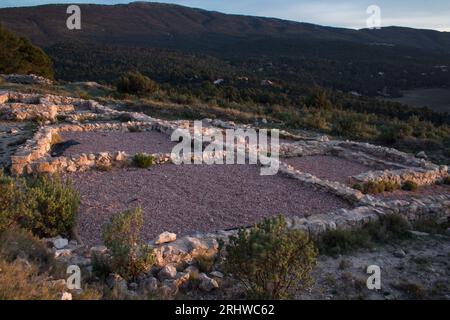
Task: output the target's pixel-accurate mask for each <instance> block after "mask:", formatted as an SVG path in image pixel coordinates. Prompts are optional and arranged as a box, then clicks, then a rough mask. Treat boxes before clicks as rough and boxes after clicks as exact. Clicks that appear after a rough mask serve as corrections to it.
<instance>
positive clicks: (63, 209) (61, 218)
mask: <svg viewBox="0 0 450 320" xmlns="http://www.w3.org/2000/svg"><path fill="white" fill-rule="evenodd" d="M27 188H28V189H27V196H28V197H29V198H30V199H32V200H33V211H32V213H31V216H29V217H28V218H27V219H25V221H24V222H23V225H24V227H25V228H26V229H28V230H31V231H32V232H33V233H34V234H35V235H37V236H39V237H55V236H57V235H61V236H66V237H70V236H72V232H73V228H74V227H75V224H76V215H77V212H78V207H79V204H80V197H79V195H78V193H77V192H76V191H75V190H74V189H73V188H72V185H71V183H70V182H69V181H67V182H63V181H62V179H61V178H60V177H59V176H53V177H49V176H45V175H42V176H36V177H33V178H30V179H28V180H27Z"/></svg>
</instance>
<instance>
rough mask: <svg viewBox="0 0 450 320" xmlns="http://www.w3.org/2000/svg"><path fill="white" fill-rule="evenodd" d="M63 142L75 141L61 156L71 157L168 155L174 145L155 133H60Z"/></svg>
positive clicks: (163, 135) (168, 139)
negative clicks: (142, 153)
mask: <svg viewBox="0 0 450 320" xmlns="http://www.w3.org/2000/svg"><path fill="white" fill-rule="evenodd" d="M61 138H62V140H63V141H76V142H78V143H79V144H77V145H72V146H70V147H69V148H67V149H66V150H65V151H64V153H63V155H64V156H72V155H77V154H81V153H92V152H93V153H97V152H106V151H108V152H113V151H125V152H127V153H130V154H134V153H138V152H147V153H170V152H171V151H172V148H173V146H175V143H173V142H171V141H170V137H169V136H167V135H165V134H163V133H161V132H157V131H145V132H126V133H123V132H62V133H61Z"/></svg>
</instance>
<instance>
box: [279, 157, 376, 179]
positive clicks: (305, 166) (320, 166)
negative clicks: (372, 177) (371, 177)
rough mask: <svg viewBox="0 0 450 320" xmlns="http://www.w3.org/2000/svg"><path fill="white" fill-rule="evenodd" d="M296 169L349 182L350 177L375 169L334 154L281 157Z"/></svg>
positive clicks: (324, 177)
mask: <svg viewBox="0 0 450 320" xmlns="http://www.w3.org/2000/svg"><path fill="white" fill-rule="evenodd" d="M281 161H282V162H284V163H287V164H289V165H291V166H293V167H294V168H295V169H296V170H300V171H302V172H305V173H310V174H312V175H314V176H316V177H318V178H320V179H326V180H329V181H337V182H341V183H348V182H349V178H350V177H351V176H354V175H358V174H361V173H363V172H367V171H370V170H373V169H372V168H370V167H368V166H365V165H363V164H360V163H358V162H355V161H350V160H347V159H343V158H339V157H334V156H323V155H317V156H305V157H293V158H286V159H281Z"/></svg>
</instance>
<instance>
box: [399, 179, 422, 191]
mask: <svg viewBox="0 0 450 320" xmlns="http://www.w3.org/2000/svg"><path fill="white" fill-rule="evenodd" d="M418 188H419V186H418V185H417V183H415V182H414V181H410V180H408V181H406V182H405V183H403V186H402V189H403V190H406V191H416V190H417V189H418Z"/></svg>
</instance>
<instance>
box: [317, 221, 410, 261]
mask: <svg viewBox="0 0 450 320" xmlns="http://www.w3.org/2000/svg"><path fill="white" fill-rule="evenodd" d="M410 230H411V225H410V223H409V222H408V221H407V220H406V219H405V218H404V217H403V216H401V215H398V214H392V215H386V216H384V217H380V219H379V220H378V221H374V222H369V223H368V224H366V225H364V226H363V227H362V228H361V229H358V230H342V229H337V230H330V231H327V232H325V233H324V234H322V235H321V236H320V238H319V239H318V240H317V241H316V244H317V247H318V248H319V252H320V253H321V254H326V255H331V256H336V255H339V254H346V253H349V252H351V251H354V250H356V249H358V248H370V247H372V246H374V245H375V244H376V243H388V242H390V241H393V240H397V239H407V238H410V237H411V233H410V232H409V231H410Z"/></svg>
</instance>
